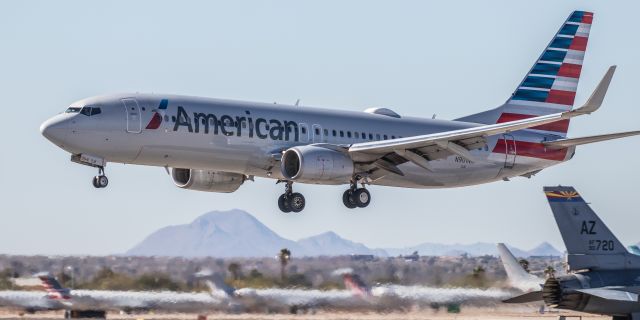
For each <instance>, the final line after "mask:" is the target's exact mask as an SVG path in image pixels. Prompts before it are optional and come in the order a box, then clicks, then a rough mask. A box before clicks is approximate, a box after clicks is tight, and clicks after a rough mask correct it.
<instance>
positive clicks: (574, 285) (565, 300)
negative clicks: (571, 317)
mask: <svg viewBox="0 0 640 320" xmlns="http://www.w3.org/2000/svg"><path fill="white" fill-rule="evenodd" d="M585 283H588V279H587V278H586V277H584V276H582V275H580V274H572V275H566V276H561V277H557V278H556V277H551V278H549V279H547V281H545V283H544V286H543V287H542V299H543V300H544V303H545V304H546V305H548V306H550V307H552V308H558V309H568V310H577V311H580V310H583V309H584V307H585V306H586V305H587V303H588V302H589V296H588V295H586V294H584V293H581V292H579V291H576V289H582V288H585V287H588V286H585Z"/></svg>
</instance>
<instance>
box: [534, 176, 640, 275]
mask: <svg viewBox="0 0 640 320" xmlns="http://www.w3.org/2000/svg"><path fill="white" fill-rule="evenodd" d="M544 192H545V194H546V196H547V200H548V201H549V205H550V206H551V210H552V211H553V216H554V218H555V219H556V223H557V224H558V228H559V229H560V234H561V235H562V239H563V241H564V244H565V246H566V247H567V262H568V264H569V269H570V270H581V269H593V270H617V269H637V268H640V257H639V256H636V255H633V254H630V253H629V252H628V251H627V249H626V248H625V247H624V245H622V243H621V242H620V241H619V240H618V239H617V238H616V236H615V235H614V234H613V233H612V232H611V230H609V228H608V227H607V226H606V225H605V224H604V222H602V220H600V218H599V217H598V215H596V213H595V212H594V211H593V210H592V209H591V207H589V205H588V204H587V203H586V202H585V201H584V199H583V198H582V197H581V196H580V194H578V192H577V191H576V190H575V189H574V188H573V187H562V186H557V187H545V188H544Z"/></svg>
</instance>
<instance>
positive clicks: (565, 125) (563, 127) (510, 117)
mask: <svg viewBox="0 0 640 320" xmlns="http://www.w3.org/2000/svg"><path fill="white" fill-rule="evenodd" d="M533 117H535V116H532V115H529V114H518V113H503V114H501V115H500V119H498V123H502V122H510V121H516V120H522V119H528V118H533ZM530 129H534V130H543V131H553V132H561V133H567V131H569V119H565V120H560V121H556V122H551V123H547V124H543V125H541V126H536V127H531V128H530Z"/></svg>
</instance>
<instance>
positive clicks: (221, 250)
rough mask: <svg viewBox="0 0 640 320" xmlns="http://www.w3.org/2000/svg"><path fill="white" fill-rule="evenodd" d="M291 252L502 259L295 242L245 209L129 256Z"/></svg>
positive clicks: (160, 234) (474, 251)
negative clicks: (276, 231) (286, 250)
mask: <svg viewBox="0 0 640 320" xmlns="http://www.w3.org/2000/svg"><path fill="white" fill-rule="evenodd" d="M282 248H288V249H289V250H291V251H292V252H293V253H294V254H295V255H297V256H323V255H326V256H335V255H350V254H367V255H375V256H381V257H385V256H398V255H408V254H411V253H412V252H413V251H418V252H419V253H420V255H439V256H442V255H454V256H457V255H460V254H464V253H466V254H469V255H472V256H478V255H485V254H489V255H497V254H498V252H497V249H496V245H495V244H493V243H482V242H479V243H475V244H438V243H423V244H419V245H417V246H412V247H406V248H388V249H371V248H368V247H367V246H365V245H364V244H361V243H357V242H353V241H350V240H347V239H344V238H342V237H340V236H339V235H337V234H336V233H334V232H331V231H329V232H325V233H322V234H319V235H316V236H313V237H309V238H304V239H300V240H298V241H293V240H289V239H285V238H283V237H281V236H279V235H278V234H277V233H275V232H274V231H273V230H271V229H269V228H268V227H267V226H265V225H264V224H263V223H262V222H260V221H259V220H258V219H256V218H255V217H254V216H252V215H251V214H249V213H247V212H245V211H242V210H238V209H235V210H230V211H212V212H209V213H205V214H203V215H201V216H200V217H198V218H196V219H195V220H194V221H193V222H191V223H190V224H184V225H176V226H169V227H164V228H162V229H160V230H158V231H156V232H153V233H152V234H150V235H149V236H147V237H146V238H145V239H144V240H143V241H142V242H141V243H139V244H138V245H136V246H135V247H133V248H131V249H130V250H129V251H127V252H126V253H125V254H126V255H130V256H180V257H205V256H213V257H221V258H228V257H273V256H275V255H276V254H277V253H278V252H279V251H280V249H282ZM510 249H512V252H513V253H514V254H515V255H516V256H518V257H528V256H532V255H533V256H550V255H551V256H560V255H562V253H561V252H560V251H558V250H556V249H555V248H554V247H553V246H551V245H550V244H548V243H546V242H544V243H542V244H540V245H539V246H537V247H536V248H534V249H532V250H529V251H525V250H520V249H518V248H513V247H510Z"/></svg>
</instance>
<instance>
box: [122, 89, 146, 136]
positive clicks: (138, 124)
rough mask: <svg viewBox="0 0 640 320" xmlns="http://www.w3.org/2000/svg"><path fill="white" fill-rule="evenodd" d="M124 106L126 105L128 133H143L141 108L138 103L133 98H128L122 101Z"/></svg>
mask: <svg viewBox="0 0 640 320" xmlns="http://www.w3.org/2000/svg"><path fill="white" fill-rule="evenodd" d="M122 104H124V111H125V114H126V118H127V132H129V133H140V132H142V119H141V118H142V116H141V114H140V106H139V105H138V101H136V99H133V98H126V99H122Z"/></svg>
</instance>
